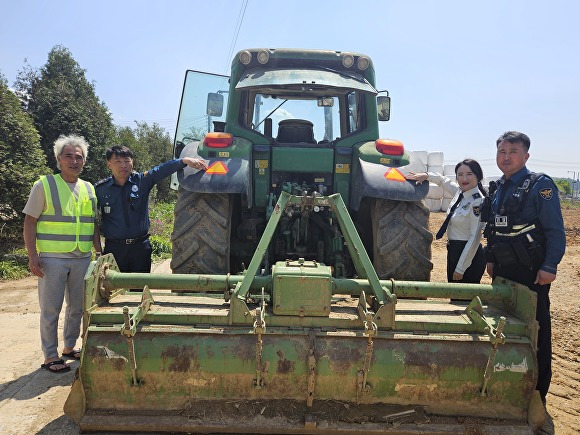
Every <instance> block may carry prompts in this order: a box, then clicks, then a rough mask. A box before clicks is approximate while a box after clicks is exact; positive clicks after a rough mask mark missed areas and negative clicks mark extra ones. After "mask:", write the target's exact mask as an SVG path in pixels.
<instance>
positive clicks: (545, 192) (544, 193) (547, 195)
mask: <svg viewBox="0 0 580 435" xmlns="http://www.w3.org/2000/svg"><path fill="white" fill-rule="evenodd" d="M540 196H541V197H542V198H544V199H545V200H546V201H547V200H549V199H552V189H541V190H540Z"/></svg>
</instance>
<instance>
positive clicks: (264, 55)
mask: <svg viewBox="0 0 580 435" xmlns="http://www.w3.org/2000/svg"><path fill="white" fill-rule="evenodd" d="M269 60H270V53H268V50H260V51H258V62H260V63H261V64H262V65H265V64H267V63H268V61H269Z"/></svg>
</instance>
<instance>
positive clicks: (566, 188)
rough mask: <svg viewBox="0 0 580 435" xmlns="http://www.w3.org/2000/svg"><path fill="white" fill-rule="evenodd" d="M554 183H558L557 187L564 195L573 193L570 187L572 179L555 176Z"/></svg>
mask: <svg viewBox="0 0 580 435" xmlns="http://www.w3.org/2000/svg"><path fill="white" fill-rule="evenodd" d="M554 184H556V187H557V188H558V190H559V191H560V192H561V193H563V194H564V195H571V194H572V188H571V187H570V180H568V179H566V178H555V179H554Z"/></svg>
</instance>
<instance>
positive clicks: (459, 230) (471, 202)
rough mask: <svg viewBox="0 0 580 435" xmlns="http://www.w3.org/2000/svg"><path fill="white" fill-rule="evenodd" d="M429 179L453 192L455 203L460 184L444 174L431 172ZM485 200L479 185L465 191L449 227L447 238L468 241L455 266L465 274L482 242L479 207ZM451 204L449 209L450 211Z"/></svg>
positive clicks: (482, 225)
mask: <svg viewBox="0 0 580 435" xmlns="http://www.w3.org/2000/svg"><path fill="white" fill-rule="evenodd" d="M428 175H429V177H428V180H429V181H430V182H432V183H435V184H437V185H438V186H440V187H441V188H442V189H443V190H444V191H446V192H447V193H448V194H453V195H454V196H453V199H452V200H451V203H450V204H451V205H453V204H455V202H456V201H457V198H458V197H459V194H460V193H461V189H460V188H459V184H457V182H456V181H455V180H453V179H451V178H449V177H445V176H443V175H440V174H437V173H434V172H429V173H428ZM482 202H483V193H482V192H481V191H480V190H479V187H477V186H475V187H474V188H472V189H469V190H468V191H466V192H464V193H463V199H462V200H461V202H460V203H459V205H458V206H457V208H456V209H455V211H454V212H453V215H452V216H451V219H450V221H449V226H448V227H447V238H448V239H449V240H461V241H466V242H467V243H466V244H465V247H464V248H463V252H462V253H461V257H459V261H458V263H457V266H456V267H455V272H457V273H460V274H462V275H463V274H464V273H465V271H466V270H467V268H468V267H469V266H471V261H472V260H473V257H474V256H475V253H476V252H477V248H478V247H479V244H480V242H481V234H482V231H483V227H484V226H485V224H484V223H482V222H480V220H479V214H480V213H479V207H480V206H481V203H482ZM451 205H450V207H449V209H448V210H447V213H449V211H450V208H451Z"/></svg>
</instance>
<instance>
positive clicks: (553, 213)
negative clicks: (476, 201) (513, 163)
mask: <svg viewBox="0 0 580 435" xmlns="http://www.w3.org/2000/svg"><path fill="white" fill-rule="evenodd" d="M531 173H532V172H531V171H530V170H528V168H527V167H525V166H524V167H523V168H522V169H520V170H519V171H518V172H516V173H515V174H514V175H512V176H511V177H510V178H509V179H508V180H506V179H505V176H502V177H501V178H500V179H499V180H498V188H497V191H496V193H495V195H494V197H493V199H492V203H491V204H492V209H493V211H494V213H495V214H497V215H500V216H501V215H502V213H501V206H502V205H503V204H505V202H506V201H507V200H508V198H509V197H510V196H511V195H512V194H513V192H514V190H515V189H516V187H518V186H519V185H520V183H521V182H522V180H523V179H524V177H526V176H527V175H528V174H531ZM500 199H501V200H502V203H501V204H500V203H499V201H500ZM536 217H537V218H538V220H539V222H540V224H541V226H542V232H543V233H544V238H545V240H546V254H545V259H544V263H543V264H542V266H541V267H540V269H541V270H544V271H546V272H549V273H553V274H555V273H556V271H557V267H558V263H560V260H562V257H563V256H564V251H565V249H566V233H565V232H564V220H563V218H562V209H561V208H560V198H559V196H558V188H557V187H556V185H555V184H554V182H553V181H552V179H551V178H550V177H548V176H546V175H544V174H538V178H537V180H536V182H535V184H534V185H533V186H532V187H531V188H530V191H529V192H528V195H527V199H526V202H525V204H524V207H523V209H522V210H521V213H520V218H521V219H520V220H521V221H522V223H529V222H532V221H533V220H534V218H536Z"/></svg>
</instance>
